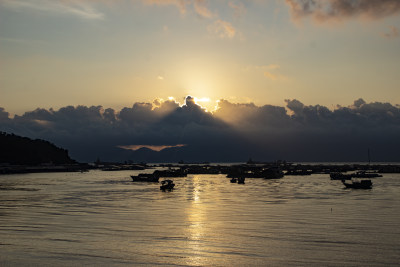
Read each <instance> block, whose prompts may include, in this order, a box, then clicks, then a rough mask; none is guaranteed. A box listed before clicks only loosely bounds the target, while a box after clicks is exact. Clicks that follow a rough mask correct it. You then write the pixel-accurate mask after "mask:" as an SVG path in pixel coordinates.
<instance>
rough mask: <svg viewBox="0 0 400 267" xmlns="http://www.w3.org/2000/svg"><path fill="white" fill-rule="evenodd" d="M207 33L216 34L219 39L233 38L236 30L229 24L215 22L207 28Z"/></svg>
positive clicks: (221, 21) (219, 21) (220, 21)
mask: <svg viewBox="0 0 400 267" xmlns="http://www.w3.org/2000/svg"><path fill="white" fill-rule="evenodd" d="M208 31H209V32H210V33H212V34H216V35H217V36H219V37H220V38H230V39H231V38H233V37H235V35H236V29H235V27H233V26H232V24H231V23H230V22H227V21H223V20H220V19H219V20H216V21H215V22H214V23H213V24H211V25H209V26H208Z"/></svg>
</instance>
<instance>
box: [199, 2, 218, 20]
mask: <svg viewBox="0 0 400 267" xmlns="http://www.w3.org/2000/svg"><path fill="white" fill-rule="evenodd" d="M194 10H195V11H196V13H197V14H198V15H200V16H201V17H204V18H211V17H213V16H214V14H213V13H212V12H211V10H210V9H209V8H208V7H207V1H205V0H195V1H194Z"/></svg>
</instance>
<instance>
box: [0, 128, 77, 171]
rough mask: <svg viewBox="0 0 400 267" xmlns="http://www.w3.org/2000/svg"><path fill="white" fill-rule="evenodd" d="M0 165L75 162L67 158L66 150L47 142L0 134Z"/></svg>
mask: <svg viewBox="0 0 400 267" xmlns="http://www.w3.org/2000/svg"><path fill="white" fill-rule="evenodd" d="M0 163H9V164H18V165H38V164H43V163H53V164H70V163H76V161H74V160H72V159H71V158H70V157H69V155H68V150H65V149H62V148H59V147H56V146H55V145H54V144H52V143H50V142H48V141H44V140H40V139H36V140H32V139H30V138H27V137H22V136H18V135H14V134H8V133H5V132H0Z"/></svg>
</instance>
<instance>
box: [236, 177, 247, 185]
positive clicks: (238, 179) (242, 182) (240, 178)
mask: <svg viewBox="0 0 400 267" xmlns="http://www.w3.org/2000/svg"><path fill="white" fill-rule="evenodd" d="M245 179H246V178H245V177H239V178H237V183H238V184H244V180H245Z"/></svg>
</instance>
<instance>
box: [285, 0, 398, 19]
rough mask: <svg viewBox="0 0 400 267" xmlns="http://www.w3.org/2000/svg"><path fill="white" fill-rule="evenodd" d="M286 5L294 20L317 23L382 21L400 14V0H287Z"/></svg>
mask: <svg viewBox="0 0 400 267" xmlns="http://www.w3.org/2000/svg"><path fill="white" fill-rule="evenodd" d="M286 4H287V5H288V6H289V8H290V11H291V15H292V17H293V19H294V20H299V19H302V18H306V17H311V18H312V19H314V21H316V22H327V21H341V20H344V19H350V18H356V17H363V18H366V19H381V18H385V17H388V16H393V15H397V14H399V13H400V1H398V0H325V1H315V0H286Z"/></svg>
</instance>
